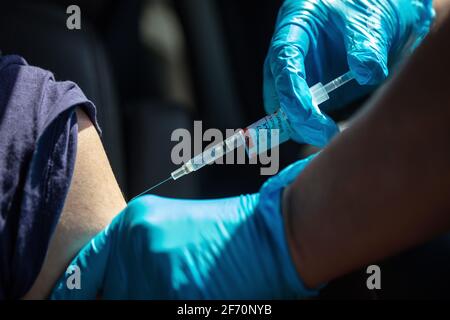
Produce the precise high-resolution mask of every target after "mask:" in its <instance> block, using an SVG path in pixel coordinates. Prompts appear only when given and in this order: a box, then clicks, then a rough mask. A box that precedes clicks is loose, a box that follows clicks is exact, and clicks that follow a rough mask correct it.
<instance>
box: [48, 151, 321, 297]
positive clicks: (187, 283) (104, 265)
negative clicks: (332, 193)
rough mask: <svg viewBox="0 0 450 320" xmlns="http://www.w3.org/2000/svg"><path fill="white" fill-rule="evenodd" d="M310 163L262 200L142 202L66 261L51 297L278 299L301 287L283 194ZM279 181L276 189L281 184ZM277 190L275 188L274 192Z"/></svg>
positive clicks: (271, 186)
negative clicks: (75, 279) (76, 279)
mask: <svg viewBox="0 0 450 320" xmlns="http://www.w3.org/2000/svg"><path fill="white" fill-rule="evenodd" d="M309 161H310V159H306V160H303V161H300V162H298V163H296V164H294V165H291V166H290V167H289V168H287V169H286V170H285V171H283V172H282V173H280V175H279V176H277V177H273V178H271V179H270V180H269V181H268V182H267V183H266V184H265V185H264V187H263V188H262V189H261V191H260V194H255V195H246V196H239V197H234V198H226V199H219V200H206V201H192V200H175V199H167V198H161V197H156V196H143V197H140V198H137V199H136V200H134V201H132V202H131V203H130V204H129V205H128V207H127V208H126V209H125V210H124V211H123V212H122V213H120V214H119V215H118V216H117V217H116V218H115V219H114V220H113V222H112V223H111V224H110V226H109V227H107V228H106V229H105V230H104V231H103V232H101V233H100V234H98V235H97V236H96V237H95V238H94V239H93V240H92V241H91V242H90V243H89V244H88V245H86V246H85V247H84V248H83V249H82V251H81V252H80V253H79V254H78V256H77V257H76V258H75V259H74V260H73V261H72V263H71V267H72V269H71V270H74V269H75V267H74V266H76V267H78V270H79V272H78V274H79V275H81V278H80V285H81V289H76V288H74V289H72V290H70V289H69V288H68V286H67V283H68V282H69V283H71V281H72V280H71V279H70V277H71V275H74V273H73V274H71V272H72V271H71V272H68V273H66V274H65V275H63V276H62V277H61V279H60V280H59V282H58V283H57V285H56V287H55V288H54V291H53V293H52V295H51V298H52V299H94V298H96V297H102V298H103V299H283V298H306V297H310V296H312V295H315V294H316V293H317V291H316V290H310V289H308V288H306V287H305V285H304V284H303V282H302V280H301V278H300V276H299V275H298V273H297V271H296V269H295V267H294V264H293V261H292V260H291V256H290V252H289V249H288V246H287V241H286V235H285V229H284V220H283V217H282V214H281V209H280V208H281V205H280V192H279V191H280V190H281V185H282V184H284V183H285V182H286V181H287V180H286V179H287V178H288V177H289V179H291V180H292V179H293V178H294V177H295V176H296V175H297V174H298V172H300V171H301V170H302V169H303V167H304V166H305V165H306V164H307V163H308V162H309ZM281 181H283V183H281V184H280V182H281ZM275 189H276V190H275Z"/></svg>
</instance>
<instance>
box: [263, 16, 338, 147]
mask: <svg viewBox="0 0 450 320" xmlns="http://www.w3.org/2000/svg"><path fill="white" fill-rule="evenodd" d="M280 39H282V40H283V41H282V40H280ZM286 39H288V41H286ZM308 46H309V40H308V34H307V32H306V31H305V29H303V27H301V26H298V25H286V26H285V27H284V28H282V29H280V30H278V32H277V34H276V36H275V37H274V42H273V45H272V48H271V50H270V52H269V56H268V58H267V62H266V70H265V73H264V74H265V76H266V80H267V81H268V82H267V83H265V85H264V90H265V94H264V98H265V101H264V102H265V105H266V110H267V111H268V112H273V111H275V110H277V109H278V108H282V109H283V111H284V112H285V113H286V115H287V117H288V118H289V120H290V123H291V126H292V128H293V129H294V133H293V136H292V138H293V139H294V140H296V141H297V142H304V143H309V144H312V145H316V146H320V147H321V146H324V145H325V144H326V143H327V142H328V141H329V140H330V139H331V138H332V137H333V136H334V135H335V134H336V133H337V132H338V129H337V126H336V124H335V123H334V122H333V120H331V119H330V118H329V117H328V116H327V115H325V114H324V113H322V111H321V110H320V109H319V108H318V107H317V106H314V105H313V103H312V98H311V93H310V91H309V87H308V84H307V82H306V80H305V78H306V73H305V65H304V57H305V50H307V48H308ZM305 48H306V49H305ZM278 106H279V107H278Z"/></svg>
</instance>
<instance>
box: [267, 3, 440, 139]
mask: <svg viewBox="0 0 450 320" xmlns="http://www.w3.org/2000/svg"><path fill="white" fill-rule="evenodd" d="M433 17H434V11H433V9H432V4H431V0H285V2H284V4H283V5H282V7H281V9H280V12H279V16H278V19H277V22H276V27H275V33H274V36H273V38H272V43H271V46H270V49H269V53H268V56H267V59H266V62H265V66H264V103H265V109H266V111H267V112H268V113H273V112H275V111H276V110H277V109H279V108H280V107H281V108H282V110H283V111H284V112H285V113H286V115H287V116H288V118H289V120H290V122H291V125H292V127H293V129H294V131H295V132H294V135H293V137H292V138H293V139H294V140H296V141H297V142H305V143H308V144H313V145H316V146H323V145H325V144H326V143H327V142H328V141H329V140H330V139H331V138H332V137H333V135H334V134H335V133H337V132H338V129H337V126H336V125H335V123H334V122H333V120H332V119H330V118H329V117H328V116H327V115H326V114H325V113H324V112H323V111H321V110H320V109H319V108H318V107H317V106H313V104H312V101H311V95H310V92H309V89H308V88H309V87H310V86H312V85H314V84H316V83H317V82H322V83H323V84H325V83H326V82H328V81H330V80H333V79H334V78H336V77H337V76H340V75H341V74H343V73H345V72H347V71H348V69H350V70H351V71H352V73H353V75H354V76H355V78H356V80H357V81H358V82H359V84H361V85H376V84H379V83H380V82H381V81H382V80H384V79H385V78H386V77H387V75H388V64H391V63H392V62H395V61H397V60H399V57H401V56H403V55H404V54H405V53H406V52H409V51H410V50H412V49H413V48H414V47H415V46H416V45H417V44H418V43H419V42H420V41H421V40H422V38H423V37H424V36H425V35H426V33H427V32H428V30H429V28H430V25H431V22H432V19H433ZM388 57H389V59H388ZM369 90H373V87H367V88H363V89H362V88H361V87H358V86H357V85H356V83H353V84H352V85H350V84H348V85H346V86H345V87H342V88H340V89H339V90H338V91H336V92H335V93H333V94H332V95H333V96H332V97H331V99H332V100H331V99H330V101H329V102H327V103H326V104H328V105H331V104H332V105H333V106H339V105H344V104H345V103H348V102H350V101H353V100H354V99H356V98H358V97H360V96H362V95H363V94H366V93H368V91H369ZM326 104H324V105H326ZM321 108H322V110H328V109H327V108H326V106H325V109H324V106H321Z"/></svg>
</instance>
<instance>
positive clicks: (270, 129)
mask: <svg viewBox="0 0 450 320" xmlns="http://www.w3.org/2000/svg"><path fill="white" fill-rule="evenodd" d="M244 132H245V150H246V151H247V154H248V157H249V158H253V157H255V156H256V155H258V154H261V153H263V152H267V150H270V149H273V148H275V147H276V146H278V145H279V144H281V143H283V142H285V141H287V140H289V139H290V137H291V133H292V129H291V126H290V124H289V120H288V118H287V116H286V114H285V113H284V112H283V110H281V109H280V110H278V111H277V112H275V113H274V114H271V115H268V116H265V117H264V118H262V119H261V120H259V121H257V122H255V123H253V124H251V125H250V126H248V127H247V128H246V129H245V130H244Z"/></svg>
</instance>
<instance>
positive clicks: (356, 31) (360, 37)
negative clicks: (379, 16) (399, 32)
mask: <svg viewBox="0 0 450 320" xmlns="http://www.w3.org/2000/svg"><path fill="white" fill-rule="evenodd" d="M354 20H356V19H354ZM366 23H367V22H366ZM388 37H389V35H388V34H386V33H385V31H383V29H382V28H380V29H378V28H370V26H365V25H364V24H363V23H362V22H360V21H351V22H349V23H348V25H347V26H346V30H345V38H344V41H345V46H346V49H347V61H348V65H349V68H350V70H351V71H352V73H353V75H354V76H355V79H356V81H358V83H359V84H361V85H376V84H379V83H380V82H382V81H383V80H384V79H385V78H386V77H387V76H388V74H389V70H388V61H387V60H388V52H389V43H390V41H389V39H388Z"/></svg>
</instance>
